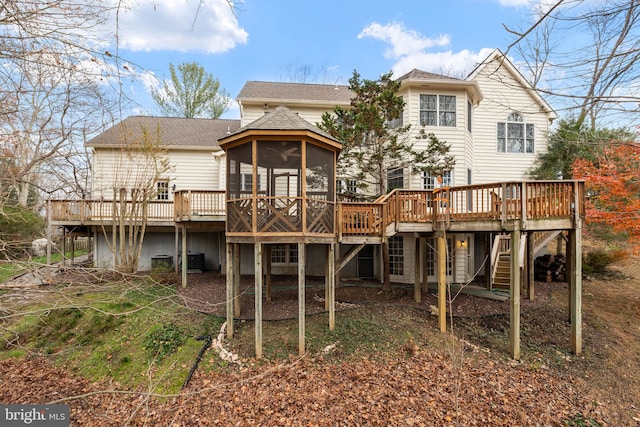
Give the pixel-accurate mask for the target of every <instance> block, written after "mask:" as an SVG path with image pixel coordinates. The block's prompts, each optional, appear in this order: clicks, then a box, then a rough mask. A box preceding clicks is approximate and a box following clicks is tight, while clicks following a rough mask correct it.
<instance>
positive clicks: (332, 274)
mask: <svg viewBox="0 0 640 427" xmlns="http://www.w3.org/2000/svg"><path fill="white" fill-rule="evenodd" d="M328 252H329V253H328V255H327V265H328V267H329V268H328V274H327V277H326V278H325V283H326V285H325V286H327V288H329V298H328V299H329V330H330V331H333V330H334V329H335V327H336V265H335V264H336V254H335V245H334V244H330V245H329V250H328Z"/></svg>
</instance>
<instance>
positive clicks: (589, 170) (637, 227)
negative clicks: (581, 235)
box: [573, 142, 640, 252]
mask: <svg viewBox="0 0 640 427" xmlns="http://www.w3.org/2000/svg"><path fill="white" fill-rule="evenodd" d="M573 177H574V178H576V179H583V180H585V187H586V189H585V191H586V209H587V221H589V222H591V223H594V224H596V223H603V224H607V225H609V226H610V227H611V229H612V230H613V231H615V232H618V233H625V234H626V235H627V236H628V237H629V241H630V242H631V243H632V244H633V249H634V252H640V144H636V143H633V142H627V143H619V142H611V143H610V145H609V146H607V147H606V148H604V149H603V150H602V152H601V154H600V155H599V156H598V157H597V158H596V159H595V160H585V159H578V160H576V161H575V163H574V164H573Z"/></svg>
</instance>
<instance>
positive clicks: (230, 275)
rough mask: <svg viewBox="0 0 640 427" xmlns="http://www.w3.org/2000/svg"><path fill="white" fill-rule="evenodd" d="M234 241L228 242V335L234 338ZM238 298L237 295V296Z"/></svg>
mask: <svg viewBox="0 0 640 427" xmlns="http://www.w3.org/2000/svg"><path fill="white" fill-rule="evenodd" d="M233 245H234V244H233V243H227V269H226V274H227V277H226V279H227V337H228V338H233V286H234V283H233V282H234V277H233ZM236 298H237V296H236Z"/></svg>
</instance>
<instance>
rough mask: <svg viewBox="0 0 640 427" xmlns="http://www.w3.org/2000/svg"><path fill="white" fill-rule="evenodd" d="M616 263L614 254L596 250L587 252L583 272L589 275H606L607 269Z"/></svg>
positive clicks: (583, 262)
mask: <svg viewBox="0 0 640 427" xmlns="http://www.w3.org/2000/svg"><path fill="white" fill-rule="evenodd" d="M613 261H615V258H614V254H613V253H612V252H608V251H605V250H603V249H596V250H593V251H591V252H587V254H586V255H585V256H584V259H583V261H582V272H583V273H585V274H587V275H594V274H605V273H606V271H607V267H608V266H609V265H610V264H611V263H612V262H613Z"/></svg>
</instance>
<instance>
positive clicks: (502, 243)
mask: <svg viewBox="0 0 640 427" xmlns="http://www.w3.org/2000/svg"><path fill="white" fill-rule="evenodd" d="M561 233H562V232H561V231H560V230H554V231H549V232H536V233H533V237H532V238H533V241H534V243H533V253H534V254H538V253H540V252H541V251H542V250H543V249H546V247H547V245H548V244H549V242H550V241H551V240H553V239H555V238H557V237H558V235H560V234H561ZM525 247H526V237H524V236H523V238H522V239H521V240H520V259H521V260H524V248H525ZM521 264H522V262H521ZM491 265H492V269H491V271H492V274H491V287H492V288H496V289H509V287H510V286H511V236H510V235H509V234H499V235H497V236H496V237H495V239H494V242H493V251H492V253H491ZM521 267H522V265H521Z"/></svg>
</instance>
